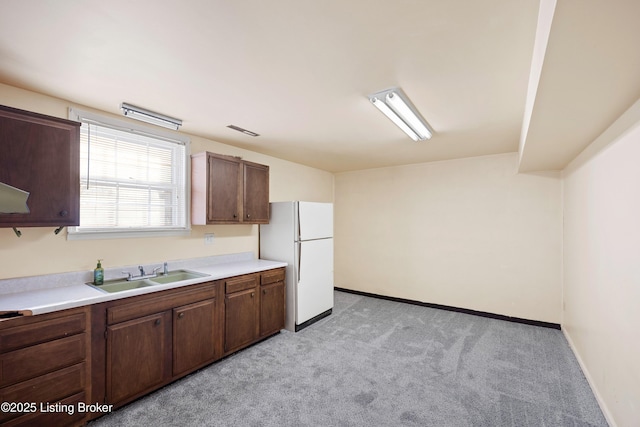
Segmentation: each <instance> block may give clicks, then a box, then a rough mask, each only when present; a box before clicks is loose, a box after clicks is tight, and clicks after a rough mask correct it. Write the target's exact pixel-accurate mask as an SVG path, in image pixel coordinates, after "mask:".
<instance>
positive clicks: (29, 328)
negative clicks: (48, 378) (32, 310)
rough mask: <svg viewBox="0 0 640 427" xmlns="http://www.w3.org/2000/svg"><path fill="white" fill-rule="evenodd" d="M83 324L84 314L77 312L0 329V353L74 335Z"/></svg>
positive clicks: (81, 328) (82, 329)
mask: <svg viewBox="0 0 640 427" xmlns="http://www.w3.org/2000/svg"><path fill="white" fill-rule="evenodd" d="M34 320H35V318H34ZM85 325H86V316H85V314H84V313H77V314H73V315H70V316H64V317H59V318H57V319H51V320H45V321H42V322H34V323H32V324H30V325H23V326H17V327H13V328H8V329H4V330H0V353H6V352H8V351H12V350H17V349H19V348H23V347H28V346H30V345H34V344H40V343H43V342H46V341H51V340H54V339H57V338H64V337H68V336H70V335H75V334H78V333H80V332H84V330H85Z"/></svg>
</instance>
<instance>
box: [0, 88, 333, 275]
mask: <svg viewBox="0 0 640 427" xmlns="http://www.w3.org/2000/svg"><path fill="white" fill-rule="evenodd" d="M0 104H3V105H8V106H11V107H15V108H21V109H24V110H30V111H35V112H38V113H43V114H49V115H52V116H57V117H63V118H67V117H68V111H67V110H68V108H69V107H74V106H76V107H79V108H84V107H82V106H77V105H74V104H71V103H69V102H67V101H63V100H60V99H56V98H51V97H47V96H43V95H40V94H36V93H33V92H28V91H24V90H21V89H18V88H15V87H11V86H7V85H2V84H0ZM191 141H192V142H191V152H192V153H196V152H198V151H204V150H208V151H212V152H216V153H222V154H231V155H235V156H241V157H242V158H244V159H246V160H250V161H255V162H258V163H262V164H267V165H269V166H270V172H271V174H270V190H269V191H270V199H271V201H281V200H300V199H302V200H309V201H322V202H332V201H333V174H331V173H328V172H324V171H320V170H318V169H313V168H309V167H306V166H302V165H299V164H296V163H291V162H287V161H284V160H280V159H276V158H273V157H269V156H264V155H261V154H258V153H254V152H251V151H246V150H241V149H238V148H234V147H231V146H228V145H224V144H220V143H217V142H214V141H210V140H207V139H204V138H200V137H196V136H191ZM192 229H193V230H192V233H191V235H190V236H186V237H155V238H144V239H110V240H93V241H77V240H76V241H67V240H66V233H65V232H63V233H60V234H59V235H57V236H56V235H54V233H53V228H21V231H22V237H20V238H18V237H16V235H15V234H14V233H13V230H11V229H10V228H0V279H6V278H12V277H23V276H33V275H40V274H51V273H61V272H68V271H78V270H91V269H93V268H94V267H95V263H96V259H97V258H102V259H104V264H103V265H104V266H105V267H113V266H119V265H131V264H139V263H140V264H149V263H156V262H161V261H162V260H171V259H184V258H191V257H201V256H209V255H221V254H229V253H236V252H248V251H253V252H254V253H256V255H257V252H258V226H257V225H218V226H193V227H192ZM205 233H214V234H215V238H214V244H213V245H210V246H205V245H204V234H205Z"/></svg>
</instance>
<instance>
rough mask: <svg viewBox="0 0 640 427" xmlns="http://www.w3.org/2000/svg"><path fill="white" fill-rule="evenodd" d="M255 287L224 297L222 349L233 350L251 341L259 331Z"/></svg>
mask: <svg viewBox="0 0 640 427" xmlns="http://www.w3.org/2000/svg"><path fill="white" fill-rule="evenodd" d="M258 309H259V306H258V296H257V295H256V288H252V289H247V290H244V291H241V292H235V293H233V294H228V295H227V296H226V297H225V322H224V350H225V353H228V352H230V351H235V350H237V349H239V348H240V347H242V346H244V345H247V344H250V343H251V342H253V341H254V340H255V339H256V338H257V337H258V333H259V329H258V328H259V325H258Z"/></svg>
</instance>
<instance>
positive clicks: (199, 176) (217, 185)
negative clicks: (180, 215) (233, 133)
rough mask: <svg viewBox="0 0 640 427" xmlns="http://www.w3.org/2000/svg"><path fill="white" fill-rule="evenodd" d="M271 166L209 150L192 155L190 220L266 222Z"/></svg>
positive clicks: (205, 221)
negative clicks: (209, 151)
mask: <svg viewBox="0 0 640 427" xmlns="http://www.w3.org/2000/svg"><path fill="white" fill-rule="evenodd" d="M268 222H269V166H266V165H261V164H258V163H252V162H247V161H244V160H242V159H240V158H238V157H232V156H224V155H220V154H213V153H208V152H203V153H198V154H194V155H192V156H191V223H192V224H194V225H205V224H267V223H268Z"/></svg>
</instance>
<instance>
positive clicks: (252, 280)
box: [224, 274, 259, 294]
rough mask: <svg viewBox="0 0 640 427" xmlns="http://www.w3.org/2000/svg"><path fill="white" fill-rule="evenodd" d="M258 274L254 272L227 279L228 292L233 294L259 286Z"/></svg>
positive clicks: (226, 287) (226, 288)
mask: <svg viewBox="0 0 640 427" xmlns="http://www.w3.org/2000/svg"><path fill="white" fill-rule="evenodd" d="M258 277H259V276H258V275H257V274H252V275H249V276H240V277H234V278H231V279H229V280H225V281H224V283H225V290H226V293H228V294H231V293H234V292H240V291H244V290H245V289H251V288H255V287H256V286H258Z"/></svg>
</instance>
